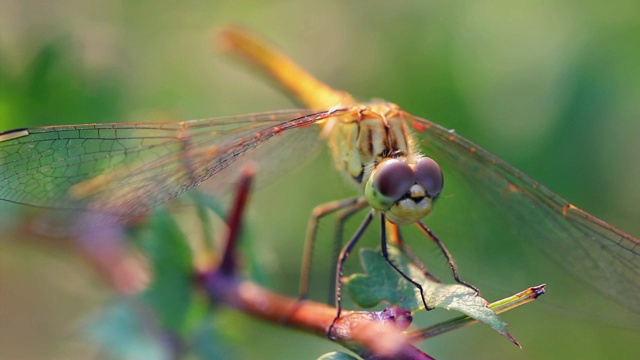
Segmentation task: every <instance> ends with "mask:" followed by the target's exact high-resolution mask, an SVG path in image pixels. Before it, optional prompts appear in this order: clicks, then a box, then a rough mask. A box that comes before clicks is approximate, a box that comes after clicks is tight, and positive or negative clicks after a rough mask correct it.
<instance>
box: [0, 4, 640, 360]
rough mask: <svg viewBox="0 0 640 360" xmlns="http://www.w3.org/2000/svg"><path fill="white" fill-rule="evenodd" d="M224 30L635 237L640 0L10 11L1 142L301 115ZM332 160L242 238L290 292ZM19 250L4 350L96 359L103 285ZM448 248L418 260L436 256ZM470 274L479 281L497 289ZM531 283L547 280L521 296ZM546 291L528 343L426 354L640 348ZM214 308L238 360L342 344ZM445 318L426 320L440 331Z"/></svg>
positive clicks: (6, 214) (5, 289)
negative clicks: (556, 306)
mask: <svg viewBox="0 0 640 360" xmlns="http://www.w3.org/2000/svg"><path fill="white" fill-rule="evenodd" d="M229 23H239V24H242V25H246V26H248V27H251V28H253V29H255V30H257V31H259V32H260V33H263V34H264V35H265V36H267V37H268V38H271V39H273V40H274V41H275V42H276V43H277V44H278V45H280V46H281V48H283V49H285V50H286V51H287V53H289V54H290V55H291V56H292V57H293V58H294V59H296V60H297V61H298V62H299V63H300V64H301V65H303V66H304V67H305V68H307V69H309V70H310V71H311V72H312V73H314V74H315V75H317V76H318V77H319V78H320V79H322V80H325V81H326V82H327V83H329V84H331V85H333V86H335V87H337V88H339V89H344V90H347V91H349V92H351V93H352V94H354V95H355V96H356V97H357V98H360V99H371V98H382V99H385V100H389V101H393V102H395V103H398V104H399V105H401V106H402V107H404V108H405V109H406V110H408V111H409V112H411V113H414V114H416V115H419V116H423V117H426V118H428V119H431V120H433V121H436V122H438V123H440V124H442V125H444V126H446V127H449V128H455V129H456V131H457V132H459V133H460V134H462V135H464V136H466V137H468V138H470V139H472V140H473V141H475V142H477V143H479V144H481V145H483V146H485V147H486V148H487V149H489V150H491V151H493V152H494V153H496V154H498V155H499V156H501V157H503V158H504V159H506V160H508V161H509V162H511V163H513V164H514V165H516V166H517V167H519V168H520V169H522V170H524V171H525V172H526V173H528V174H530V175H532V176H533V177H534V178H536V179H537V180H539V181H541V182H542V183H543V184H546V185H547V186H548V187H550V188H551V189H553V190H554V191H556V192H558V193H559V194H561V195H562V196H564V197H565V198H567V199H569V200H570V201H572V202H573V203H574V204H576V205H577V206H579V207H581V208H583V209H586V210H587V211H589V212H591V213H593V214H594V215H597V216H598V217H600V218H602V219H604V220H606V221H608V222H610V223H611V224H613V225H615V226H617V227H620V228H621V229H624V230H625V231H627V232H629V233H631V234H632V235H635V236H638V235H640V222H638V219H639V218H640V208H639V207H638V203H640V187H639V186H638V184H639V183H640V162H639V160H638V155H639V154H640V145H639V142H638V139H639V138H640V116H639V115H640V110H639V109H638V99H640V67H639V66H638V64H640V3H638V2H637V1H632V0H628V1H625V0H614V1H610V2H606V3H604V2H601V1H569V0H564V1H520V2H511V1H505V0H495V1H482V2H479V1H453V2H452V1H402V2H392V1H317V2H306V1H305V2H295V1H274V2H263V1H234V2H228V3H227V2H197V1H187V2H174V1H157V0H156V1H138V2H128V1H115V0H114V1H108V2H93V1H73V0H68V1H58V2H47V1H11V0H0V130H5V129H10V128H15V127H24V126H35V125H51V124H65V123H79V122H103V121H144V120H160V119H164V120H186V119H195V118H203V117H211V116H221V115H232V114H241V113H248V112H254V111H267V110H278V109H286V108H293V107H295V104H292V103H291V102H290V101H289V100H288V99H287V98H286V97H285V96H282V95H281V94H280V93H279V92H278V91H277V89H274V88H273V87H272V86H270V84H269V83H268V82H265V81H263V79H261V78H259V77H257V76H255V74H253V73H252V71H247V68H246V67H244V66H243V65H242V64H241V65H238V64H237V62H238V61H236V60H235V59H230V58H228V57H226V56H225V55H224V54H221V53H220V52H218V51H216V50H215V48H214V47H213V46H212V44H213V42H212V40H213V35H214V34H215V30H216V29H217V28H219V27H221V26H223V25H225V24H229ZM330 166H331V164H330V162H329V161H328V160H327V158H326V154H322V155H321V156H319V157H318V158H316V159H314V160H313V161H310V162H308V163H307V164H305V165H303V167H302V169H301V170H299V171H294V172H293V173H291V174H290V175H287V176H285V177H284V178H283V179H281V180H279V181H277V182H275V183H274V184H273V185H271V186H268V187H266V188H265V189H264V190H263V191H260V192H258V193H257V194H256V195H255V196H254V197H253V203H252V207H251V210H250V213H249V215H248V217H247V219H248V220H247V221H248V224H249V227H250V228H249V230H248V231H249V232H250V233H251V234H252V236H251V237H253V238H254V241H253V243H252V246H253V251H255V252H256V253H257V254H259V256H260V258H261V259H262V261H264V267H265V269H266V270H265V271H266V273H267V275H266V277H267V280H265V281H266V283H268V285H269V286H271V287H273V288H274V289H276V290H279V291H282V292H285V293H288V294H295V292H296V287H297V281H298V273H299V271H298V268H299V259H300V258H301V254H302V239H303V237H304V234H305V227H306V223H307V220H308V214H309V213H310V210H311V209H312V208H313V206H315V205H317V204H319V203H321V202H323V201H328V200H333V199H337V198H344V197H347V196H349V195H353V194H354V192H353V190H352V189H351V188H350V187H349V185H348V184H347V183H346V182H344V183H340V182H337V181H335V174H334V173H333V172H332V171H331V169H330ZM300 184H305V185H304V186H300ZM23 210H24V208H23V207H20V206H16V205H12V204H6V203H0V213H1V214H2V215H1V216H0V226H1V227H8V226H9V225H10V224H11V223H12V222H14V221H18V218H19V214H21V213H22V212H23ZM498 220H499V219H498ZM451 221H452V222H454V223H455V222H459V221H460V219H451ZM321 231H324V232H325V236H324V241H325V245H324V246H323V245H319V247H320V248H319V249H318V254H317V258H316V260H315V262H316V264H319V265H322V264H327V263H328V256H329V253H330V250H329V249H328V248H329V246H328V242H329V239H328V236H329V234H330V233H331V223H330V222H328V223H326V224H323V227H322V228H321ZM322 238H323V237H322V236H321V239H322ZM14 240H16V241H7V239H3V241H2V243H0V247H1V252H0V270H1V271H2V272H1V273H0V279H2V281H1V282H0V357H2V358H6V359H32V358H65V359H71V358H77V359H85V358H90V357H96V356H97V355H99V354H101V350H99V349H96V348H95V347H94V346H92V345H91V344H90V343H86V342H85V341H83V340H82V338H81V337H80V336H79V334H78V332H79V331H80V329H82V325H83V324H84V322H85V321H86V317H87V316H88V315H90V314H92V313H95V312H97V311H99V309H100V308H101V307H102V306H103V305H104V304H106V303H108V302H109V299H110V293H109V291H108V288H107V286H106V285H105V284H103V283H100V281H99V280H98V279H97V277H96V276H95V274H94V273H93V272H92V270H91V269H90V268H88V267H87V266H86V265H85V264H83V263H82V262H81V261H78V260H76V259H75V258H74V257H73V256H70V255H69V254H67V253H66V252H64V251H58V250H57V249H56V248H55V246H47V247H44V248H43V247H40V246H33V245H29V244H21V243H20V239H14ZM410 243H411V245H413V243H414V242H410ZM368 244H369V245H375V239H374V238H372V239H369V240H368ZM447 244H448V246H449V249H450V250H451V252H452V253H453V254H454V256H455V257H456V259H457V260H458V264H459V265H460V267H461V270H462V273H463V274H464V273H465V271H464V269H465V266H467V268H472V269H475V268H474V266H473V265H464V264H465V262H467V264H468V262H472V261H474V258H476V254H475V253H473V252H470V251H469V250H468V249H466V245H465V244H464V243H451V242H447ZM418 249H419V247H418ZM465 250H467V251H466V252H465ZM436 254H437V253H436V252H435V250H429V252H428V253H427V254H425V255H424V256H422V255H421V258H423V260H424V261H425V262H427V263H429V261H441V258H440V257H439V256H437V255H436ZM492 256H495V257H500V258H508V256H509V255H508V253H494V254H493V255H492ZM467 259H468V260H467ZM354 262H355V261H352V264H351V267H350V269H351V270H356V269H357V263H355V264H353V263H354ZM525 272H526V271H525ZM468 273H471V272H468ZM471 275H472V279H474V280H478V281H479V282H480V284H478V285H479V286H480V287H481V288H482V287H483V283H482V282H484V284H486V283H489V284H492V280H491V279H483V277H482V274H481V273H475V274H474V273H471ZM327 276H328V273H327V270H326V269H325V268H322V267H321V266H318V269H316V272H314V278H315V279H317V280H318V281H317V286H316V288H314V289H313V291H312V295H313V296H314V297H315V298H316V299H319V300H324V298H325V296H326V295H325V290H324V289H325V288H326V284H325V282H323V280H324V278H325V277H327ZM445 276H447V275H444V273H443V276H442V277H443V278H445ZM496 281H498V280H496ZM472 282H473V281H472ZM314 284H315V282H314ZM530 285H537V284H536V283H526V282H525V283H521V284H520V285H518V287H515V288H513V287H510V286H509V287H508V291H511V292H515V291H519V290H521V289H523V288H524V287H526V286H530ZM547 296H548V297H551V296H552V291H551V290H550V293H549V294H548V295H546V296H545V298H543V299H542V300H541V301H539V302H536V303H535V304H531V305H527V306H525V307H524V308H522V309H517V310H515V311H513V312H511V313H508V314H506V315H505V320H506V321H507V322H509V323H510V324H511V326H510V330H511V332H512V333H513V335H514V336H515V337H516V338H517V339H518V340H519V341H520V342H521V343H522V344H523V346H524V349H522V350H519V349H517V348H516V347H514V346H513V345H512V344H510V343H508V341H506V340H504V339H502V338H500V337H499V336H498V335H496V334H495V333H493V332H492V331H491V330H489V329H488V328H486V327H482V326H478V325H476V326H473V327H471V328H468V329H464V330H461V331H456V332H454V333H451V334H447V335H444V336H441V337H439V338H437V339H434V340H430V341H428V342H425V343H424V345H423V348H424V349H425V351H427V352H428V353H429V354H430V355H432V356H434V357H436V358H456V359H460V358H467V357H473V358H480V359H495V358H508V359H540V358H549V359H550V358H554V359H555V358H557V359H561V358H562V359H564V358H584V359H596V358H597V359H601V358H625V357H626V358H631V357H632V355H633V353H632V351H633V352H635V351H636V350H637V340H638V335H639V333H638V332H637V331H629V330H624V329H620V328H618V327H616V326H615V324H614V325H613V326H612V325H611V324H606V323H605V324H603V323H602V322H598V321H591V320H589V319H588V318H586V317H585V316H581V315H579V314H578V315H576V316H571V315H570V316H566V317H565V316H563V315H564V313H563V312H560V313H558V312H554V310H553V309H551V310H549V308H551V307H546V306H545V305H544V304H543V302H544V300H546V297H547ZM577 301H583V300H582V299H578V300H577ZM584 301H586V300H584ZM219 313H220V319H221V320H220V322H221V323H222V324H223V326H224V328H225V330H224V332H225V335H224V336H225V341H226V342H227V344H228V346H227V347H228V348H229V349H231V350H230V351H232V353H229V357H232V358H240V359H244V358H274V359H276V358H278V359H299V358H315V357H317V356H319V355H320V354H322V353H323V352H327V351H331V350H333V349H335V348H336V346H335V345H333V344H332V343H330V342H328V341H324V340H322V339H318V338H314V337H312V336H309V335H305V334H300V333H297V332H295V331H292V330H288V329H285V328H282V327H278V326H272V325H266V324H263V323H261V322H259V321H256V320H253V319H250V318H248V317H246V316H243V315H240V314H237V313H236V312H234V311H232V310H224V309H222V310H220V311H219ZM559 314H560V315H559ZM547 315H548V316H547ZM431 316H432V315H431V314H425V313H421V314H419V315H418V319H416V321H417V322H418V323H419V324H420V323H422V324H425V323H432V321H431ZM634 340H635V341H636V344H633V343H632V341H634ZM293 344H295V346H293Z"/></svg>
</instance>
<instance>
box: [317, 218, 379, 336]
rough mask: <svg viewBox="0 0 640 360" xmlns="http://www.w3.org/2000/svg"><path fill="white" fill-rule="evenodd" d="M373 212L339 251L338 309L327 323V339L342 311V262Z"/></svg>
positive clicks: (337, 268)
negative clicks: (328, 323)
mask: <svg viewBox="0 0 640 360" xmlns="http://www.w3.org/2000/svg"><path fill="white" fill-rule="evenodd" d="M374 213H375V211H374V210H371V211H370V212H369V213H368V214H367V216H366V217H365V218H364V220H363V221H362V224H360V227H359V228H358V230H357V231H356V233H355V234H354V235H353V237H352V238H351V240H349V242H348V243H347V245H345V246H344V248H342V251H341V252H340V256H339V257H338V264H337V265H336V300H335V301H336V307H337V308H338V311H337V313H336V317H335V318H333V321H332V322H331V325H329V329H328V330H327V337H328V338H329V339H333V337H332V336H331V332H332V331H333V326H334V325H335V324H336V321H337V320H338V319H339V318H340V314H341V313H342V305H341V302H340V300H341V297H340V296H341V289H342V279H341V278H342V270H343V268H344V263H345V261H347V259H348V258H349V255H351V251H352V250H353V247H354V246H355V245H356V243H358V240H360V238H361V237H362V234H364V232H365V230H367V227H368V226H369V224H371V220H373V214H374Z"/></svg>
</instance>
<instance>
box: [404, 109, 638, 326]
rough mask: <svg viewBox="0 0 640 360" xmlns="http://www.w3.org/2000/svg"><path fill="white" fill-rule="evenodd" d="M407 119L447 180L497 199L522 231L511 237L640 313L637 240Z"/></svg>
mask: <svg viewBox="0 0 640 360" xmlns="http://www.w3.org/2000/svg"><path fill="white" fill-rule="evenodd" d="M406 119H407V120H408V121H409V122H410V123H411V125H412V128H413V129H414V130H415V131H416V133H417V138H418V139H419V141H420V143H421V146H422V148H423V149H424V152H425V153H426V155H428V156H432V157H433V158H434V159H436V161H438V162H439V163H440V165H441V166H443V172H444V173H445V179H447V178H449V177H450V175H451V176H452V177H455V178H457V179H461V180H462V181H463V182H464V183H466V184H467V186H469V187H470V188H471V191H472V193H473V194H474V196H475V194H482V195H483V196H484V197H486V198H487V199H490V200H491V201H494V202H496V203H499V207H501V208H502V210H503V214H502V215H504V216H503V217H501V218H500V219H499V221H500V222H504V223H505V224H506V223H509V222H517V225H516V226H517V227H518V229H519V231H518V232H517V233H512V234H510V235H509V236H510V238H511V239H512V240H513V239H514V238H515V239H522V240H524V241H526V242H528V243H530V244H533V245H535V246H536V247H537V248H539V249H540V250H542V251H543V252H544V253H545V254H546V255H547V256H548V257H549V258H550V259H552V260H554V261H555V262H556V263H558V264H560V265H561V266H562V267H563V268H564V269H565V270H566V271H569V272H571V273H572V274H573V275H574V276H575V277H577V278H578V279H579V280H581V281H582V282H584V283H588V284H589V285H591V286H594V287H595V288H598V289H600V290H602V291H603V292H605V293H606V294H608V295H610V296H611V297H613V298H614V299H615V300H617V302H619V303H620V304H622V305H623V306H625V307H626V308H628V309H631V310H633V311H634V312H636V313H639V314H640V241H639V240H638V239H636V238H634V237H632V236H631V235H629V234H626V233H624V232H622V231H620V230H618V229H617V228H615V227H613V226H611V225H609V224H607V223H605V222H604V221H602V220H600V219H598V218H596V217H595V216H593V215H590V214H588V213H586V212H584V211H583V210H581V209H579V208H577V207H575V206H573V205H572V204H570V203H569V202H567V201H566V200H565V199H563V198H562V197H560V196H559V195H557V194H555V193H554V192H552V191H551V190H549V189H548V188H546V187H544V186H543V185H541V184H540V183H538V182H536V181H535V180H534V179H532V178H531V177H529V176H527V175H526V174H524V173H523V172H521V171H520V170H518V169H516V168H515V167H513V166H511V165H509V164H508V163H506V162H505V161H504V160H501V159H500V158H498V157H497V156H495V155H493V154H492V153H490V152H488V151H486V150H484V149H482V148H481V147H479V146H478V145H476V144H474V143H472V142H471V141H469V140H467V139H465V138H464V137H462V136H460V135H458V134H456V133H455V132H453V131H450V130H447V129H445V128H443V127H441V126H440V125H437V124H435V123H433V122H430V121H428V120H425V119H421V118H418V117H415V116H413V115H410V114H406ZM445 188H446V186H445ZM442 201H449V199H444V200H442ZM462 201H465V200H464V199H463V200H462ZM474 211H477V210H474ZM479 211H484V210H479ZM461 221H465V220H463V219H461ZM576 302H579V301H576Z"/></svg>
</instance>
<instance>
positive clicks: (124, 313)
mask: <svg viewBox="0 0 640 360" xmlns="http://www.w3.org/2000/svg"><path fill="white" fill-rule="evenodd" d="M143 313H144V310H142V309H140V308H136V306H135V305H134V304H133V303H131V302H129V301H117V302H115V303H114V304H112V305H110V306H108V307H107V308H106V309H104V310H103V311H102V312H101V313H100V314H98V315H97V316H95V317H94V318H93V319H91V321H90V322H89V325H88V327H87V328H86V329H87V331H86V332H83V334H84V335H85V336H87V337H89V338H90V339H91V340H92V341H93V342H95V343H96V344H98V346H99V347H101V348H102V349H104V351H105V352H106V353H107V354H109V355H111V357H112V358H115V359H131V360H138V359H140V360H143V359H148V360H156V359H157V360H164V359H168V358H169V355H168V354H170V353H171V351H170V349H168V348H167V347H166V345H165V344H164V343H163V342H162V340H161V336H160V335H161V332H160V329H158V328H156V327H155V326H154V325H155V324H154V323H153V322H149V319H148V318H145V316H144V314H143Z"/></svg>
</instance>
